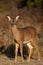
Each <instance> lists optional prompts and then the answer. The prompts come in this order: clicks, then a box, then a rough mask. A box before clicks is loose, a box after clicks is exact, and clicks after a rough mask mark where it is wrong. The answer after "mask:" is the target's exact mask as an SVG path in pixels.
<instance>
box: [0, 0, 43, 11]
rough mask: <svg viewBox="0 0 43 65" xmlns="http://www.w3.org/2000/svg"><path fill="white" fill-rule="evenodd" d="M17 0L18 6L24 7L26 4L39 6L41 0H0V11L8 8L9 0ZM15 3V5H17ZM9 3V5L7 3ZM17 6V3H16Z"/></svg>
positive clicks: (32, 6)
mask: <svg viewBox="0 0 43 65" xmlns="http://www.w3.org/2000/svg"><path fill="white" fill-rule="evenodd" d="M12 1H13V2H15V1H16V2H17V3H18V4H19V6H21V7H24V6H27V7H28V8H34V7H37V8H39V7H40V8H41V7H43V6H42V2H43V0H21V1H20V0H0V11H4V10H8V9H9V8H10V6H12V5H11V2H12ZM17 3H16V5H17ZM8 4H10V6H9V5H8ZM17 6H18V5H17Z"/></svg>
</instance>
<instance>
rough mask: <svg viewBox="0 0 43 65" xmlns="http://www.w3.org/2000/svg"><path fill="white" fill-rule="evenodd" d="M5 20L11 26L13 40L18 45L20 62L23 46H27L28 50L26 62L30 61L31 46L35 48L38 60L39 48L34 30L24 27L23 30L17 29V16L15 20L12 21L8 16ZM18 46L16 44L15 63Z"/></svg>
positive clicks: (30, 27)
mask: <svg viewBox="0 0 43 65" xmlns="http://www.w3.org/2000/svg"><path fill="white" fill-rule="evenodd" d="M7 18H8V20H9V21H10V23H11V25H12V32H13V38H14V39H15V40H16V41H17V43H18V45H20V52H21V57H22V61H23V53H22V48H23V44H27V46H28V47H29V50H30V52H29V57H28V61H30V57H31V54H32V52H33V46H32V45H34V47H35V48H36V51H37V53H38V59H39V60H40V58H41V54H40V49H39V46H38V45H37V40H36V29H35V28H34V27H32V26H29V27H25V28H18V27H17V25H16V22H17V20H18V19H19V16H17V17H16V19H15V20H14V19H12V18H11V17H10V16H7ZM30 41H31V42H30ZM31 43H32V44H31ZM18 45H17V44H16V50H15V62H16V61H17V52H18Z"/></svg>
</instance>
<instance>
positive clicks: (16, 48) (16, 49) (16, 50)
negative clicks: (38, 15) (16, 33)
mask: <svg viewBox="0 0 43 65" xmlns="http://www.w3.org/2000/svg"><path fill="white" fill-rule="evenodd" d="M18 47H19V45H18V44H16V47H15V63H16V62H17V53H18Z"/></svg>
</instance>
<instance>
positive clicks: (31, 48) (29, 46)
mask: <svg viewBox="0 0 43 65" xmlns="http://www.w3.org/2000/svg"><path fill="white" fill-rule="evenodd" d="M27 46H28V48H29V57H28V59H27V61H28V62H30V58H31V55H32V53H33V46H32V45H31V43H30V42H29V43H28V44H27Z"/></svg>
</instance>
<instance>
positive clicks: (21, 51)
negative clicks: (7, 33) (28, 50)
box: [20, 45, 24, 62]
mask: <svg viewBox="0 0 43 65" xmlns="http://www.w3.org/2000/svg"><path fill="white" fill-rule="evenodd" d="M20 53H21V57H22V62H24V60H23V46H22V45H20Z"/></svg>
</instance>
